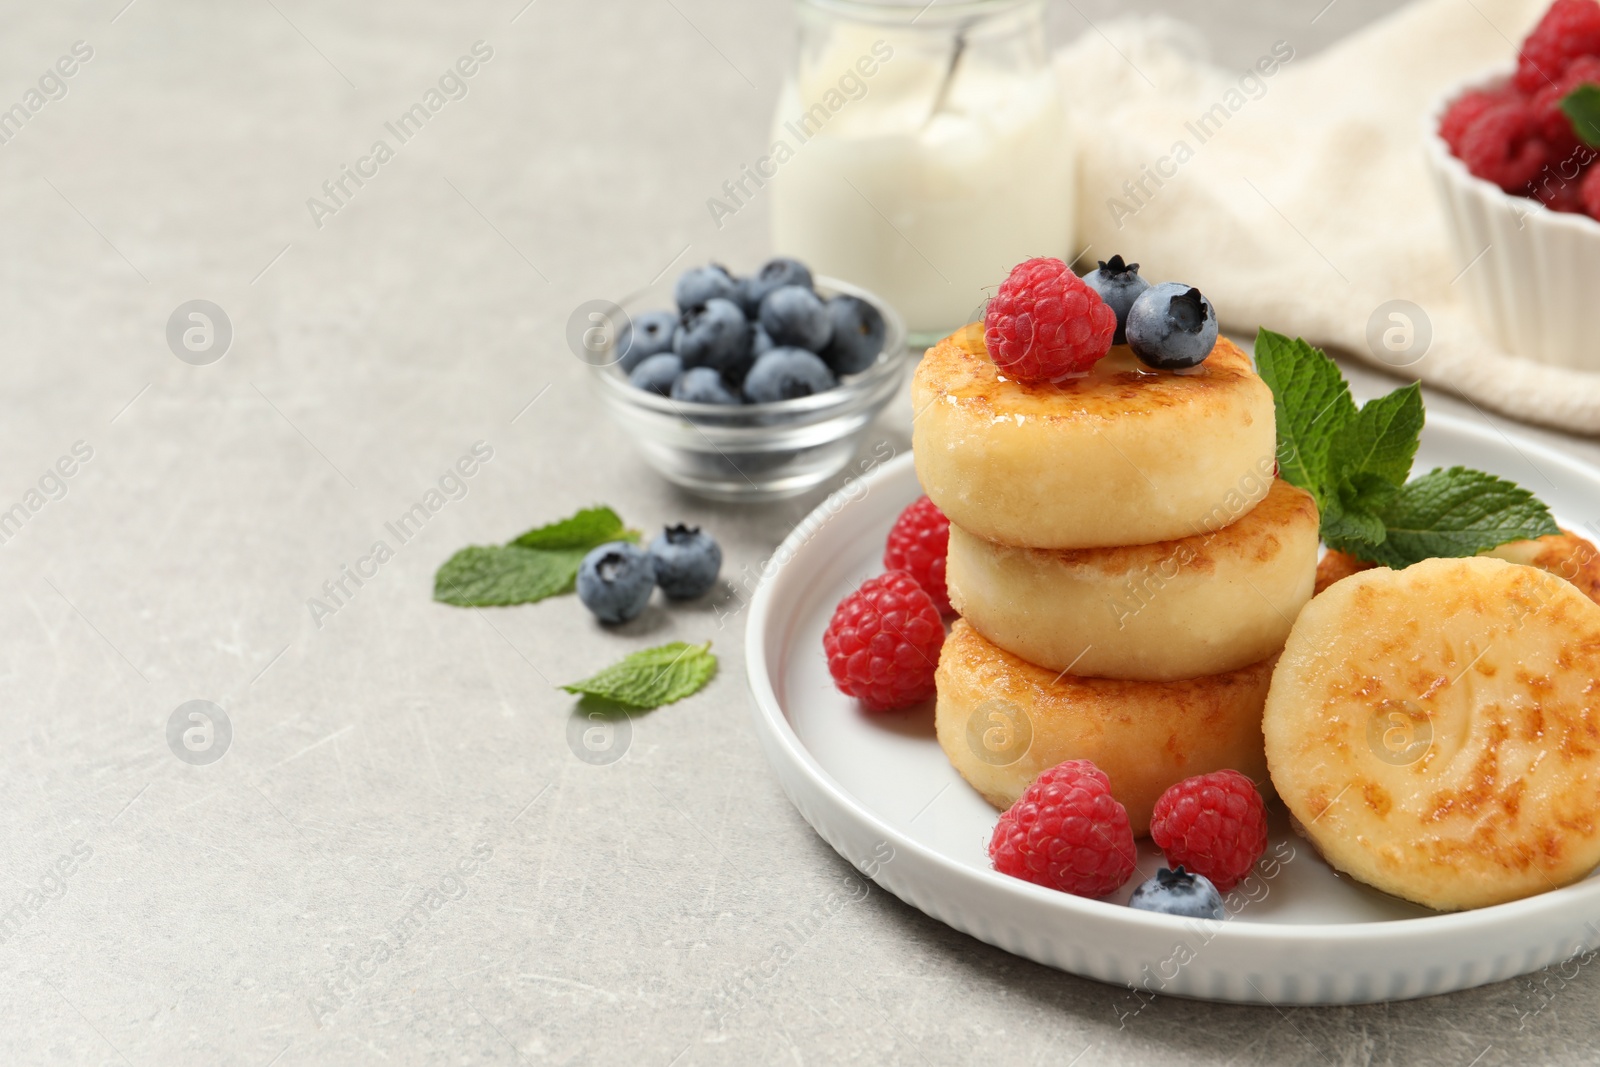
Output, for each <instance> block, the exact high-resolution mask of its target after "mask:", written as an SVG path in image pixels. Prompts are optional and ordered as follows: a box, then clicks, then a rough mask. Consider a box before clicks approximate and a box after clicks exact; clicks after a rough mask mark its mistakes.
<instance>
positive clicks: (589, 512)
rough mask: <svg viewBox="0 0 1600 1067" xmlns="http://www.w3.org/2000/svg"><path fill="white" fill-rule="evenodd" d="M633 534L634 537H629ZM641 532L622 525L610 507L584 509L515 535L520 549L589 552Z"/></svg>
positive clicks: (630, 539)
mask: <svg viewBox="0 0 1600 1067" xmlns="http://www.w3.org/2000/svg"><path fill="white" fill-rule="evenodd" d="M629 534H632V536H631V537H630V536H628V535H629ZM638 539H639V535H638V534H636V533H633V531H631V530H629V529H628V528H627V527H626V526H624V525H623V523H622V519H621V518H620V517H619V516H618V515H617V513H616V512H615V511H612V510H611V509H610V508H608V507H603V506H602V507H593V508H584V509H583V510H582V511H580V512H578V513H577V514H576V515H574V516H572V517H571V518H569V519H562V520H561V521H560V522H552V523H549V524H547V525H545V526H537V527H535V528H533V529H532V530H529V531H528V532H527V533H525V534H523V535H522V536H520V537H518V538H516V539H515V540H513V541H512V542H511V544H513V545H516V546H517V547H518V548H544V549H577V548H581V549H584V550H585V551H587V550H588V549H591V548H597V547H598V546H600V545H603V544H605V543H606V542H607V541H622V540H629V541H637V540H638Z"/></svg>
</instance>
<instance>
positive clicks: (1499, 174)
mask: <svg viewBox="0 0 1600 1067" xmlns="http://www.w3.org/2000/svg"><path fill="white" fill-rule="evenodd" d="M1456 154H1457V155H1459V156H1460V157H1461V161H1462V162H1463V163H1465V164H1466V165H1467V169H1468V170H1470V171H1471V172H1472V173H1473V174H1475V175H1477V176H1478V177H1480V178H1482V179H1484V180H1485V181H1491V182H1494V183H1495V184H1496V185H1498V186H1499V187H1500V188H1502V189H1504V190H1505V191H1506V192H1508V193H1520V192H1523V191H1524V190H1526V189H1527V188H1528V183H1529V182H1531V181H1533V179H1534V178H1536V177H1538V176H1539V173H1540V171H1542V170H1544V168H1545V166H1546V164H1548V163H1549V162H1550V146H1549V145H1547V144H1546V143H1545V141H1544V139H1543V138H1541V137H1539V136H1538V123H1537V122H1536V121H1535V118H1534V113H1533V111H1532V109H1531V108H1530V107H1529V105H1528V104H1527V103H1526V102H1525V101H1522V100H1502V101H1500V102H1499V103H1496V104H1494V105H1492V106H1491V107H1489V108H1488V109H1487V110H1485V111H1484V112H1483V114H1481V115H1480V116H1478V120H1477V121H1476V122H1474V123H1472V124H1471V125H1470V126H1468V127H1467V129H1466V132H1465V133H1463V134H1462V136H1461V147H1460V149H1459V150H1458V151H1457V153H1456Z"/></svg>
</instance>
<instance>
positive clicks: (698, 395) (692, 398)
mask: <svg viewBox="0 0 1600 1067" xmlns="http://www.w3.org/2000/svg"><path fill="white" fill-rule="evenodd" d="M672 399H674V400H687V401H688V402H690V403H691V404H742V403H744V401H743V400H741V399H740V398H739V394H737V393H735V392H733V391H732V390H730V389H729V388H728V386H727V383H725V382H724V381H723V380H722V375H720V374H718V373H717V372H716V371H714V370H712V369H711V368H710V367H691V368H689V369H688V370H686V371H684V372H683V374H682V375H681V376H680V377H679V378H678V380H677V381H675V382H673V383H672Z"/></svg>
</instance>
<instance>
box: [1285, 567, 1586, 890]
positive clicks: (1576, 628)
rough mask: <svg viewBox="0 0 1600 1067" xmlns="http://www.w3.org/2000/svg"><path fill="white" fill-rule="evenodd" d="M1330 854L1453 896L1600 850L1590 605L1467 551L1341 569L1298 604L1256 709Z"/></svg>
mask: <svg viewBox="0 0 1600 1067" xmlns="http://www.w3.org/2000/svg"><path fill="white" fill-rule="evenodd" d="M1264 732H1265V735H1266V752H1267V759H1268V763H1269V765H1270V767H1271V769H1272V779H1273V783H1274V785H1275V786H1276V787H1277V791H1278V794H1279V796H1281V797H1282V798H1283V800H1284V802H1285V803H1286V804H1287V805H1288V807H1289V810H1290V811H1291V812H1292V813H1293V814H1294V816H1295V818H1296V819H1298V820H1299V822H1300V824H1301V825H1302V826H1303V827H1304V832H1305V834H1306V835H1307V836H1308V837H1309V838H1310V839H1311V840H1312V841H1313V842H1314V843H1315V844H1316V846H1317V848H1318V850H1319V851H1320V852H1321V853H1322V855H1323V856H1324V857H1325V858H1326V859H1327V860H1328V862H1329V863H1330V864H1332V865H1333V866H1334V867H1336V868H1338V869H1339V870H1342V871H1345V872H1346V873H1348V874H1350V875H1352V876H1353V877H1355V878H1357V879H1360V880H1361V881H1363V882H1366V883H1368V884H1369V885H1373V886H1376V887H1377V888H1379V889H1382V890H1384V891H1385V892H1388V893H1393V894H1394V895H1396V896H1401V897H1405V898H1406V899H1408V900H1413V901H1416V902H1417V903H1419V904H1424V905H1427V906H1429V907H1432V908H1438V909H1441V910H1453V909H1458V908H1475V907H1482V906H1484V905H1487V904H1496V903H1500V902H1503V901H1508V900H1516V899H1518V898H1520V897H1525V896H1529V895H1532V894H1534V893H1542V892H1544V891H1545V890H1547V889H1553V888H1556V887H1558V886H1562V885H1567V884H1569V883H1571V882H1573V881H1576V880H1577V879H1579V878H1582V877H1583V876H1584V875H1586V874H1587V873H1588V872H1589V871H1590V870H1592V869H1594V867H1595V866H1596V864H1597V863H1600V607H1597V606H1596V605H1595V604H1594V602H1593V601H1591V600H1589V599H1588V598H1587V597H1585V596H1584V595H1583V594H1582V593H1580V592H1579V591H1578V590H1577V589H1576V588H1575V587H1574V586H1573V585H1571V584H1569V583H1568V582H1566V581H1563V580H1561V579H1560V578H1557V577H1556V576H1554V575H1552V574H1548V573H1546V572H1544V571H1541V570H1538V569H1535V568H1533V567H1527V566H1521V565H1517V564H1512V563H1507V562H1505V561H1503V560H1499V559H1492V558H1489V557H1484V556H1479V557H1475V558H1471V559H1431V560H1425V561H1423V562H1421V563H1418V564H1416V565H1414V566H1412V567H1408V568H1406V569H1405V570H1403V571H1391V570H1388V569H1387V568H1381V567H1380V568H1374V569H1370V570H1365V571H1362V572H1360V573H1357V574H1354V575H1351V576H1350V577H1347V578H1345V579H1343V580H1341V581H1339V582H1337V583H1335V584H1334V585H1332V586H1330V587H1329V588H1328V590H1327V591H1326V592H1325V593H1323V594H1322V595H1321V596H1318V597H1315V598H1314V599H1313V600H1312V601H1311V603H1310V604H1308V605H1306V607H1305V610H1303V611H1302V612H1301V613H1300V618H1299V619H1298V620H1296V622H1295V625H1294V629H1293V630H1292V631H1291V632H1290V635H1289V641H1288V644H1287V646H1286V647H1285V649H1284V652H1283V656H1282V657H1281V658H1280V660H1279V662H1278V666H1277V669H1276V671H1275V673H1274V675H1273V679H1272V691H1271V694H1270V696H1269V697H1268V700H1267V708H1266V717H1265V722H1264Z"/></svg>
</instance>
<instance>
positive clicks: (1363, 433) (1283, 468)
mask: <svg viewBox="0 0 1600 1067" xmlns="http://www.w3.org/2000/svg"><path fill="white" fill-rule="evenodd" d="M1256 365H1257V367H1258V368H1259V369H1260V371H1261V377H1262V379H1263V380H1265V381H1266V383H1267V385H1268V386H1269V387H1270V388H1271V389H1272V397H1273V405H1274V409H1275V411H1276V415H1277V420H1278V473H1279V475H1280V476H1281V477H1282V478H1283V479H1284V480H1285V481H1287V482H1289V483H1291V484H1293V485H1297V486H1299V487H1300V488H1302V489H1304V490H1306V491H1307V492H1309V493H1311V495H1312V496H1314V497H1315V498H1316V500H1317V508H1318V509H1319V511H1320V512H1321V515H1322V540H1323V542H1324V543H1325V544H1327V546H1328V547H1329V548H1336V549H1339V550H1340V551H1342V552H1348V553H1350V554H1351V555H1353V556H1355V557H1356V558H1358V559H1363V560H1368V561H1370V562H1373V563H1380V564H1383V565H1384V566H1388V567H1394V568H1401V567H1409V566H1410V565H1411V564H1413V563H1417V562H1420V561H1422V560H1424V559H1429V558H1432V557H1436V556H1475V555H1477V554H1478V553H1480V552H1486V551H1488V550H1489V549H1491V548H1495V547H1497V546H1499V545H1503V544H1505V543H1506V542H1507V541H1521V540H1524V539H1527V538H1533V537H1543V536H1545V535H1547V534H1555V533H1560V532H1561V530H1560V528H1559V527H1558V526H1557V525H1556V523H1555V520H1554V519H1553V518H1551V516H1550V509H1549V508H1547V507H1546V506H1545V505H1544V504H1542V503H1540V502H1539V500H1538V499H1536V498H1535V497H1534V495H1533V494H1532V493H1530V492H1528V491H1527V490H1526V489H1523V488H1521V487H1519V486H1517V485H1516V484H1514V483H1512V482H1508V481H1506V480H1504V479H1502V478H1497V477H1495V476H1494V475H1492V474H1485V473H1484V472H1482V471H1475V470H1470V469H1468V468H1466V467H1451V468H1450V469H1449V470H1434V471H1433V472H1431V473H1429V474H1425V475H1423V476H1422V477H1420V478H1417V479H1415V480H1414V481H1409V482H1408V481H1407V480H1406V479H1407V477H1408V476H1409V475H1410V473H1411V464H1412V461H1413V460H1414V459H1415V458H1416V454H1417V444H1418V441H1419V440H1420V438H1421V434H1422V426H1423V420H1424V410H1423V404H1422V389H1421V386H1419V385H1418V384H1417V383H1415V382H1413V383H1412V384H1410V385H1407V386H1405V387H1404V388H1401V389H1396V390H1395V391H1394V392H1392V393H1390V394H1389V395H1387V396H1382V397H1378V398H1377V399H1375V400H1369V401H1368V402H1367V403H1366V404H1364V405H1362V406H1361V407H1360V408H1359V409H1358V408H1357V407H1356V405H1355V401H1354V400H1352V399H1351V397H1350V388H1349V386H1348V385H1347V384H1346V383H1345V380H1344V375H1343V374H1342V373H1340V371H1339V366H1338V364H1336V363H1335V362H1334V361H1333V360H1331V359H1329V358H1328V356H1327V354H1326V353H1324V352H1323V351H1322V350H1321V349H1318V348H1314V347H1313V346H1311V345H1309V344H1307V343H1306V342H1305V341H1303V340H1300V339H1298V338H1296V339H1294V340H1291V339H1289V338H1287V337H1284V336H1283V335H1282V334H1276V333H1273V332H1272V331H1271V330H1262V331H1261V332H1260V335H1259V336H1258V337H1257V339H1256Z"/></svg>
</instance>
